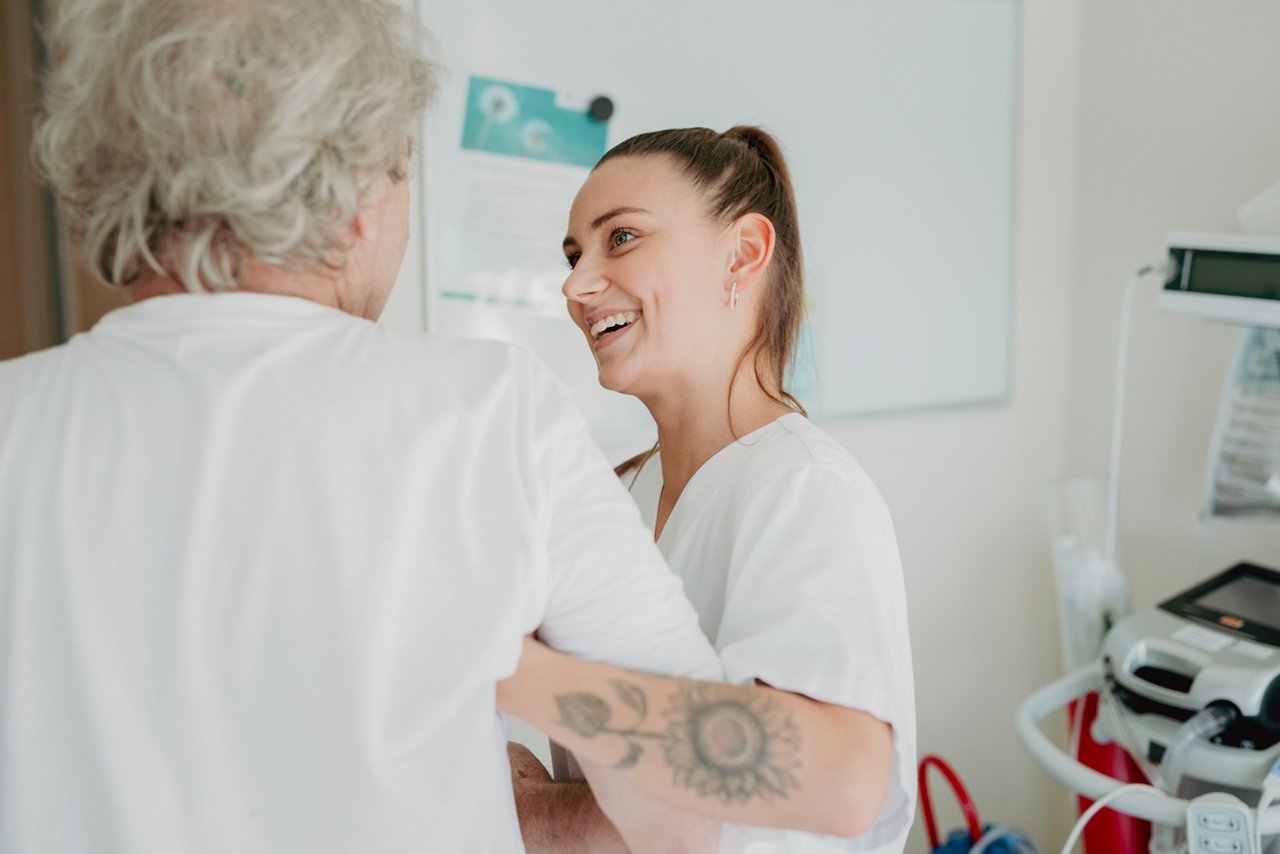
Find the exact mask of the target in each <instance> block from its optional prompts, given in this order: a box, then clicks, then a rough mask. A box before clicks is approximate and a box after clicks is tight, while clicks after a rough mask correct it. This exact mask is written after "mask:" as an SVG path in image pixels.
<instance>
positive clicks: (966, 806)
mask: <svg viewBox="0 0 1280 854" xmlns="http://www.w3.org/2000/svg"><path fill="white" fill-rule="evenodd" d="M930 766H933V767H935V768H937V769H938V770H939V771H941V772H942V776H944V777H946V778H947V782H948V783H950V784H951V791H952V792H954V793H955V796H956V800H957V801H959V802H960V809H961V810H963V811H964V817H965V821H966V822H968V824H969V838H970V839H972V840H973V841H974V842H977V841H978V839H979V838H980V837H981V836H982V822H981V821H979V820H978V810H977V808H976V807H974V805H973V799H972V798H970V797H969V792H968V790H966V789H965V787H964V783H961V782H960V777H959V775H957V774H956V772H955V771H953V770H952V769H951V766H950V765H948V764H947V763H946V762H944V761H943V760H942V757H940V756H934V755H933V754H930V755H928V756H926V757H925V758H924V759H921V760H920V777H919V780H918V783H919V786H920V810H921V812H923V813H924V827H925V830H926V831H928V833H929V847H930V848H937V847H938V841H939V840H938V823H937V822H936V821H935V820H934V818H933V803H932V802H931V801H930V800H929V783H928V780H927V779H926V772H927V771H928V770H929V767H930Z"/></svg>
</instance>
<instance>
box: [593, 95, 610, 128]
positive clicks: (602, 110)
mask: <svg viewBox="0 0 1280 854" xmlns="http://www.w3.org/2000/svg"><path fill="white" fill-rule="evenodd" d="M587 113H588V114H590V116H591V118H593V119H595V120H596V121H598V122H607V121H609V117H610V116H612V115H613V101H611V100H610V99H609V98H606V97H605V96H604V95H599V96H597V97H595V98H592V99H591V106H590V107H588V108H587Z"/></svg>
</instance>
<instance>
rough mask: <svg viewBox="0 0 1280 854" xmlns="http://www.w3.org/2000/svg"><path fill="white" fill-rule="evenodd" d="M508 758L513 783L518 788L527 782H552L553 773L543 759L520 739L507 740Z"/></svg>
mask: <svg viewBox="0 0 1280 854" xmlns="http://www.w3.org/2000/svg"><path fill="white" fill-rule="evenodd" d="M507 759H508V760H510V762H511V784H512V785H513V786H516V787H517V788H518V787H519V786H521V785H523V784H527V783H550V782H552V780H551V775H550V774H549V773H548V772H547V767H546V766H545V765H543V764H542V760H541V759H539V758H538V757H536V756H534V755H533V751H532V750H530V749H529V748H527V747H525V746H524V745H523V744H521V743H520V742H518V741H508V742H507Z"/></svg>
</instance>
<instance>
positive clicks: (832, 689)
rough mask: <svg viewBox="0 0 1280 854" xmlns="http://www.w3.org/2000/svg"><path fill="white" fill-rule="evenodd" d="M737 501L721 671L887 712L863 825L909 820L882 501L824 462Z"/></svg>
mask: <svg viewBox="0 0 1280 854" xmlns="http://www.w3.org/2000/svg"><path fill="white" fill-rule="evenodd" d="M858 473H859V474H860V472H858ZM863 477H864V478H865V476H863ZM740 501H741V505H740V507H739V508H738V513H737V518H736V521H735V525H734V531H735V533H734V542H733V546H732V552H731V556H730V566H729V575H728V582H727V589H726V592H725V607H724V617H723V620H722V622H721V626H720V632H719V635H718V637H717V646H718V647H719V652H720V656H721V660H722V662H723V663H724V667H725V676H726V678H727V679H728V681H730V682H736V683H748V682H751V681H752V680H755V679H760V680H761V681H763V682H767V683H768V684H770V685H773V686H774V687H776V688H780V689H783V690H787V691H792V692H795V693H799V694H804V695H806V696H809V697H811V698H813V699H816V700H820V701H823V702H827V703H833V704H837V705H842V706H847V707H850V708H855V709H860V710H863V711H866V712H868V713H870V714H871V715H873V716H875V717H876V718H879V719H880V720H882V721H885V722H887V723H889V724H890V725H891V726H892V727H893V728H894V753H895V756H894V785H893V786H892V787H891V790H890V798H889V801H888V803H886V805H885V810H884V812H883V813H882V815H881V818H880V820H879V822H878V823H877V825H876V827H875V828H874V829H873V832H872V834H873V835H874V836H876V837H880V836H884V837H886V838H892V836H893V835H894V834H897V833H900V832H904V830H905V828H906V826H907V825H909V823H910V821H911V813H912V809H913V803H914V798H915V791H914V785H913V781H914V774H913V770H914V763H915V714H914V691H913V687H912V674H911V653H910V645H909V644H910V641H909V637H908V634H907V623H906V606H905V595H904V592H903V584H902V570H901V563H900V559H899V556H898V549H897V542H896V539H895V537H894V533H893V525H892V522H891V520H890V518H889V514H888V510H887V508H886V507H885V506H884V502H883V500H882V499H881V498H880V495H879V493H878V492H877V491H876V490H875V488H874V486H872V484H871V483H870V481H869V480H865V479H864V480H862V481H858V480H851V479H850V477H849V476H848V475H847V474H846V473H844V472H842V471H837V470H834V469H832V468H829V467H826V466H822V465H809V466H801V467H797V468H795V469H791V470H788V471H786V472H784V473H782V474H777V475H774V476H772V477H770V478H768V479H767V480H763V481H761V482H760V483H758V484H756V485H755V487H754V488H752V489H751V490H750V491H749V492H748V493H747V494H745V495H743V496H740ZM859 841H860V842H867V843H870V842H872V841H873V840H871V839H866V840H861V839H860V840H859Z"/></svg>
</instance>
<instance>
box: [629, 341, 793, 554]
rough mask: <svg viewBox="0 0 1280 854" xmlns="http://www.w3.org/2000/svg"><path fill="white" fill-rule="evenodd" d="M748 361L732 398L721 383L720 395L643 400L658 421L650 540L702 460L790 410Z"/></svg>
mask: <svg viewBox="0 0 1280 854" xmlns="http://www.w3.org/2000/svg"><path fill="white" fill-rule="evenodd" d="M750 361H751V360H750V359H748V360H746V362H744V364H743V366H742V369H741V370H739V372H738V374H737V376H736V378H735V380H734V383H733V389H732V394H730V390H729V388H728V386H727V384H726V386H725V387H724V388H723V389H722V390H721V391H720V392H719V393H702V394H696V395H681V396H679V397H678V398H667V399H664V400H661V401H645V403H646V405H647V406H648V407H649V412H650V414H651V415H653V419H654V421H656V422H657V425H658V445H659V447H660V448H661V451H662V456H661V461H662V495H661V497H660V498H659V500H658V519H657V525H656V526H655V537H656V536H660V535H661V533H662V528H663V526H664V525H665V523H666V519H667V516H669V515H670V513H671V510H672V508H674V507H675V504H676V501H677V500H679V498H680V495H681V493H683V492H684V488H685V486H686V485H687V484H688V483H689V480H690V479H691V478H692V477H693V476H694V474H695V473H696V472H697V471H698V469H700V468H702V466H703V464H704V463H706V461H707V460H709V459H711V458H712V457H713V456H715V455H716V454H717V453H719V452H720V451H721V450H723V449H724V448H725V447H727V446H729V445H730V444H732V443H733V442H735V441H737V440H738V439H740V438H741V437H743V436H745V435H747V434H748V433H751V432H753V431H755V430H758V429H760V428H761V427H763V426H765V425H766V424H769V423H770V422H773V421H776V420H777V419H778V418H780V417H781V416H783V415H786V414H787V413H789V412H792V411H793V410H792V409H791V407H789V406H787V405H786V404H784V403H779V402H778V401H777V400H774V399H773V398H772V397H770V396H769V395H768V394H767V393H766V392H765V390H764V389H762V388H761V387H760V383H758V382H757V381H756V373H755V370H754V366H753V365H750V364H749V363H750Z"/></svg>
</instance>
